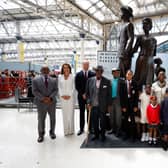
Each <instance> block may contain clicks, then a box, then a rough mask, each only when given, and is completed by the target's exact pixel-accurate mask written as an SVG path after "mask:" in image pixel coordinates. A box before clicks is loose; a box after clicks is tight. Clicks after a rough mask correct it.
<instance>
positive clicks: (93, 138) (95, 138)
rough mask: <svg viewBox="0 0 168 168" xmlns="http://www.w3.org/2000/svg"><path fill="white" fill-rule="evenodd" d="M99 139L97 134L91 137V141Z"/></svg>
mask: <svg viewBox="0 0 168 168" xmlns="http://www.w3.org/2000/svg"><path fill="white" fill-rule="evenodd" d="M98 139H99V136H94V137H92V138H91V141H95V140H98Z"/></svg>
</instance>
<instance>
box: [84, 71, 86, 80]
mask: <svg viewBox="0 0 168 168" xmlns="http://www.w3.org/2000/svg"><path fill="white" fill-rule="evenodd" d="M84 76H85V79H87V72H86V71H85V74H84Z"/></svg>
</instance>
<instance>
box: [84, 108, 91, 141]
mask: <svg viewBox="0 0 168 168" xmlns="http://www.w3.org/2000/svg"><path fill="white" fill-rule="evenodd" d="M88 112H89V115H88V126H87V134H86V139H85V144H87V143H88V139H89V127H90V118H91V107H89V111H88Z"/></svg>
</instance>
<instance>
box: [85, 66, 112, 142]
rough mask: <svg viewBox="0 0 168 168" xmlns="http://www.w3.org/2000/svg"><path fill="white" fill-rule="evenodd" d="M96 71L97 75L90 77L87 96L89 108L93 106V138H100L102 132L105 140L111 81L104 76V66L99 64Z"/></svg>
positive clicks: (102, 138)
mask: <svg viewBox="0 0 168 168" xmlns="http://www.w3.org/2000/svg"><path fill="white" fill-rule="evenodd" d="M95 72H96V77H92V78H90V79H88V82H87V86H86V98H87V104H88V108H91V118H92V121H93V126H94V134H95V136H94V137H93V138H92V140H96V139H98V138H99V133H100V134H101V140H102V141H104V140H105V116H106V112H107V111H108V109H109V106H110V104H111V83H110V81H109V80H108V79H107V78H105V77H103V76H102V74H103V67H102V66H100V65H99V66H97V67H96V68H95ZM99 122H100V123H99ZM99 124H100V130H99Z"/></svg>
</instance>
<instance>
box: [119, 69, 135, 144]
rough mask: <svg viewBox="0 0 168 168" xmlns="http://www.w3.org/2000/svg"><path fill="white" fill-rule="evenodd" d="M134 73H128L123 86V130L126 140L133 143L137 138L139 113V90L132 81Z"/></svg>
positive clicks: (129, 71)
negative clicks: (137, 116)
mask: <svg viewBox="0 0 168 168" xmlns="http://www.w3.org/2000/svg"><path fill="white" fill-rule="evenodd" d="M132 78H133V72H132V71H131V70H128V71H127V72H126V80H125V82H124V83H123V84H122V86H121V99H122V101H121V108H122V112H123V117H124V119H123V129H124V132H125V138H128V137H130V138H131V140H132V141H134V140H135V138H136V124H135V115H136V112H137V111H138V88H137V84H136V82H135V81H134V80H133V79H132Z"/></svg>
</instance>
